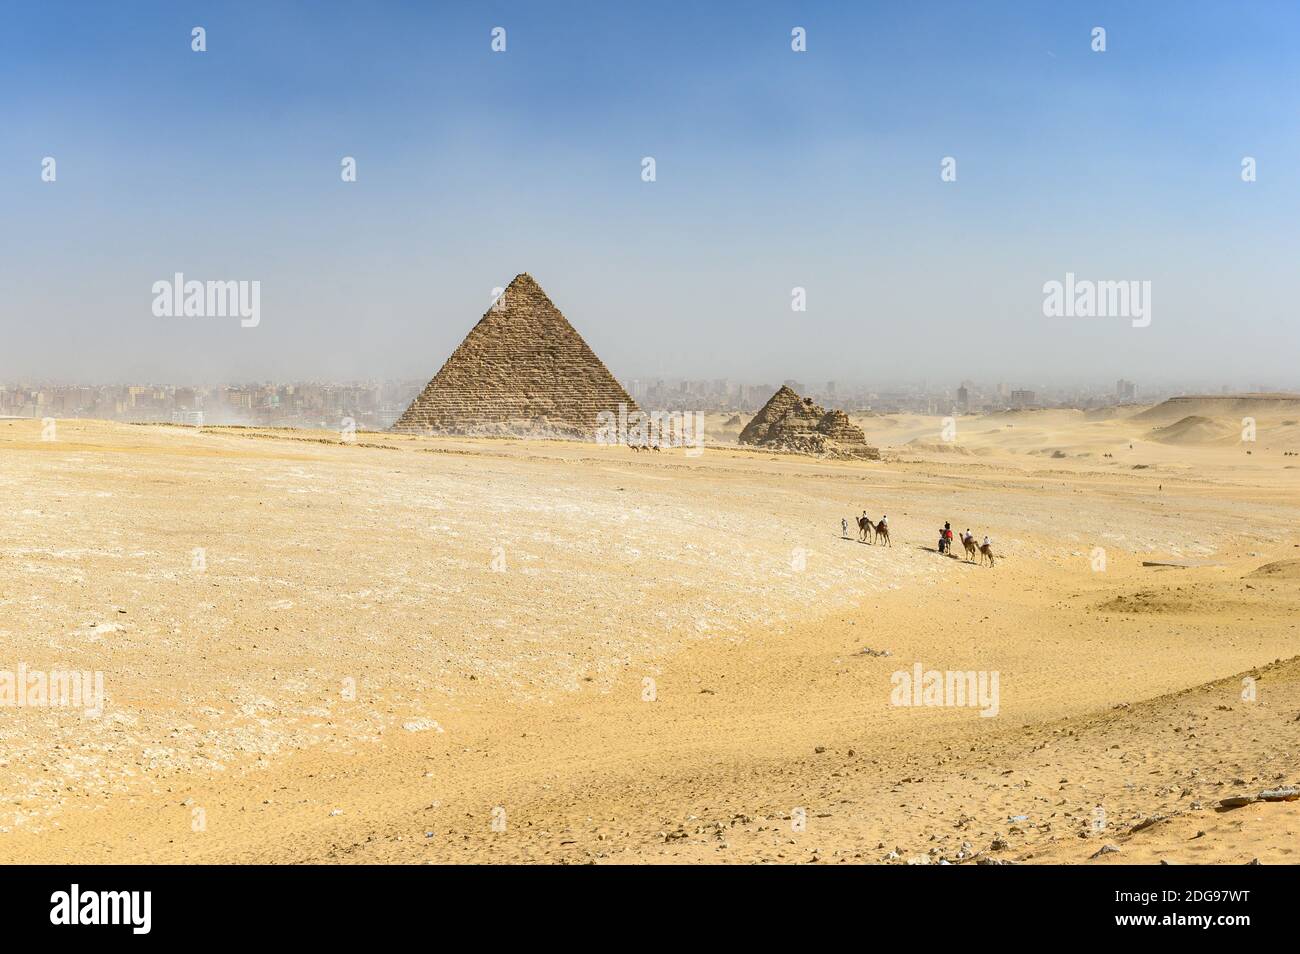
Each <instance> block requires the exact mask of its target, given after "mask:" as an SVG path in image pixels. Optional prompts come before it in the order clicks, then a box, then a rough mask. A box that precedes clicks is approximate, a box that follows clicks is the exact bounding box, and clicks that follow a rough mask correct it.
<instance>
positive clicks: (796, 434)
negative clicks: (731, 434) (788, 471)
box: [737, 385, 880, 459]
mask: <svg viewBox="0 0 1300 954" xmlns="http://www.w3.org/2000/svg"><path fill="white" fill-rule="evenodd" d="M737 440H738V441H739V442H740V443H741V444H753V445H757V446H761V447H772V448H776V449H779V450H790V451H798V452H800V453H804V454H827V455H831V456H836V457H866V458H871V459H879V457H880V452H879V451H878V450H877V449H876V448H874V447H869V446H868V445H867V436H866V434H864V433H863V432H862V428H860V427H858V426H857V425H856V424H854V423H853V422H852V421H850V420H849V416H848V415H847V414H845V413H844V412H843V411H839V410H830V411H827V410H826V409H825V408H822V407H820V406H818V405H816V404H814V403H813V400H812V398H801V397H800V396H799V395H798V394H796V393H795V392H794V390H793V389H791V388H789V387H787V386H785V385H782V386H781V387H780V388H779V389H778V390H777V392H776V393H775V394H773V395H772V397H771V398H770V399H769V400H768V402H767V403H766V404H764V405H763V408H762V410H760V411H759V412H758V413H757V414H755V415H754V418H753V420H751V421H750V422H749V423H748V424H746V425H745V428H744V430H742V431H741V432H740V437H738V438H737Z"/></svg>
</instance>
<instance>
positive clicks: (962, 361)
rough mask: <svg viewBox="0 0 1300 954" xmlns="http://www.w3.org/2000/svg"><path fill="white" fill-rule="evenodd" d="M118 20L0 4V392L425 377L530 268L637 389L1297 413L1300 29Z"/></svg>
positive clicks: (822, 13)
mask: <svg viewBox="0 0 1300 954" xmlns="http://www.w3.org/2000/svg"><path fill="white" fill-rule="evenodd" d="M120 18H121V13H120V11H118V10H117V9H115V8H113V7H112V6H108V5H103V4H96V3H89V2H84V3H82V2H58V0H54V2H51V3H48V4H40V5H26V6H19V7H15V8H12V9H9V10H7V11H6V12H5V13H4V26H5V29H3V30H0V109H3V113H4V115H5V117H6V121H5V126H6V130H5V132H6V135H5V137H4V140H3V142H0V208H2V209H3V210H4V224H3V226H0V260H3V261H4V263H5V266H4V268H2V269H0V381H17V380H48V381H55V380H58V381H65V382H87V383H96V384H104V383H109V382H139V381H172V382H177V383H184V382H192V383H197V382H213V383H215V382H223V381H233V380H245V381H257V380H262V381H266V380H284V379H287V378H293V379H301V380H310V379H320V380H346V379H352V380H362V379H375V380H381V379H382V380H399V379H411V380H416V379H423V380H428V378H430V377H432V375H433V374H434V372H436V371H437V369H438V367H439V366H440V365H441V364H442V362H443V361H444V360H445V359H446V357H447V356H448V355H449V354H450V352H451V350H452V349H453V348H454V347H455V346H456V344H457V343H458V342H459V341H460V340H461V339H462V338H463V337H464V335H465V334H466V332H467V331H468V330H469V329H470V327H471V326H472V325H473V324H474V322H475V321H477V320H478V318H479V316H480V315H481V314H482V313H483V311H484V310H485V308H486V307H487V306H488V304H489V302H490V301H491V296H492V294H493V289H494V288H498V287H502V286H504V285H506V284H507V283H508V282H509V281H510V280H511V279H512V278H513V277H514V275H515V274H516V273H518V272H522V271H528V272H530V273H531V274H533V276H534V277H535V278H537V280H538V281H539V282H540V284H541V285H542V287H543V288H544V289H545V290H546V291H547V292H548V293H549V295H550V296H551V298H552V299H553V300H554V301H555V303H556V304H557V305H558V306H559V308H560V309H561V310H563V311H564V313H565V314H566V315H567V317H568V318H569V319H570V321H571V322H572V323H573V325H574V326H575V327H576V328H577V329H578V331H579V332H580V333H581V334H582V335H583V337H584V338H585V339H586V340H587V341H588V342H589V343H590V345H591V346H592V348H593V349H594V350H595V351H596V353H597V354H598V355H600V357H601V358H602V359H603V360H604V362H605V363H606V365H607V366H608V367H609V368H610V369H611V370H612V371H613V372H614V373H615V374H616V375H617V376H618V377H619V378H620V380H622V381H625V382H626V381H628V380H632V379H653V378H657V377H669V376H679V377H685V378H690V379H714V378H732V379H736V380H745V381H749V382H754V383H762V382H767V381H771V382H774V383H779V382H780V381H782V380H784V379H787V378H792V379H797V380H804V381H825V380H837V381H843V382H846V383H848V382H861V383H863V386H873V387H884V388H894V387H900V386H903V383H904V382H918V381H925V382H927V385H928V386H931V387H935V388H938V387H940V386H949V387H952V388H955V387H956V386H957V385H958V383H959V382H960V381H961V380H963V379H968V378H969V379H976V380H981V381H989V380H993V381H1005V382H1008V383H1010V384H1012V385H1014V386H1016V387H1018V388H1021V389H1033V390H1036V391H1040V392H1041V391H1042V390H1043V389H1044V387H1045V386H1047V385H1049V384H1059V385H1062V386H1083V384H1084V383H1085V382H1095V383H1096V384H1097V385H1098V386H1101V385H1103V384H1104V383H1105V382H1107V381H1109V382H1114V381H1116V380H1118V379H1120V378H1124V379H1129V380H1133V381H1137V382H1139V384H1140V385H1141V386H1142V387H1157V388H1177V386H1178V383H1179V382H1184V383H1186V384H1187V389H1189V390H1191V389H1205V390H1215V391H1217V390H1219V389H1220V387H1221V386H1223V385H1224V384H1228V385H1230V386H1231V387H1233V388H1236V389H1242V390H1246V389H1250V388H1252V387H1253V386H1254V385H1255V384H1256V383H1260V384H1264V385H1266V386H1268V387H1270V388H1279V389H1286V390H1300V371H1297V370H1296V369H1295V360H1294V356H1295V355H1296V354H1298V353H1300V322H1298V321H1297V320H1296V318H1297V316H1296V314H1295V304H1294V296H1293V294H1292V291H1291V276H1292V275H1293V274H1294V270H1295V269H1294V262H1295V261H1296V260H1297V258H1300V236H1298V235H1297V234H1296V231H1295V228H1294V223H1295V221H1296V220H1297V218H1300V188H1297V184H1296V180H1295V177H1294V175H1293V174H1292V166H1293V164H1294V159H1295V157H1296V156H1300V127H1297V124H1296V123H1295V122H1294V121H1293V117H1294V116H1295V115H1296V113H1297V108H1296V107H1297V105H1300V104H1298V103H1297V99H1298V98H1300V83H1297V80H1298V79H1300V75H1297V74H1298V72H1300V70H1298V69H1297V67H1298V66H1300V57H1298V56H1297V54H1296V51H1295V49H1294V40H1293V38H1294V37H1295V36H1296V35H1298V32H1300V8H1297V7H1295V6H1294V5H1291V4H1286V3H1281V2H1276V3H1269V2H1263V3H1257V4H1251V5H1248V6H1243V7H1241V8H1234V9H1233V11H1232V13H1231V15H1230V16H1227V15H1225V14H1224V8H1223V7H1222V6H1221V5H1220V4H1216V3H1210V2H1190V3H1173V2H1153V3H1144V4H1140V5H1124V4H1117V3H1116V4H1111V3H1099V4H1095V5H1090V6H1088V7H1083V6H1075V5H1065V4H1029V3H1025V4H1008V5H976V4H968V3H959V2H927V3H916V4H905V5H904V4H900V5H881V6H878V7H870V8H868V7H865V6H864V7H861V8H856V7H853V8H850V7H847V6H841V5H808V6H801V5H798V4H785V3H781V4H778V3H774V2H771V3H769V2H758V3H754V4H747V5H745V6H744V7H743V8H740V7H738V8H734V9H727V8H725V7H721V6H708V7H703V8H701V7H699V6H698V5H689V4H684V3H662V4H655V5H652V6H651V7H632V6H622V5H619V6H617V7H614V6H610V5H603V4H598V3H581V2H579V3H572V4H567V5H565V6H563V7H559V8H556V9H543V8H540V7H538V6H537V5H536V4H527V3H522V2H519V3H509V2H507V3H499V4H494V5H492V7H491V8H490V9H476V8H473V7H463V6H452V5H442V4H437V3H432V4H427V5H418V6H415V5H412V6H405V5H403V6H393V7H385V8H382V10H381V11H371V12H369V13H368V14H367V16H365V17H364V18H363V17H361V16H359V12H358V10H357V9H356V8H355V7H354V6H353V5H349V4H343V3H328V2H326V3H311V4H308V3H296V2H286V3H277V4H256V3H252V2H234V3H229V4H221V5H206V4H184V3H181V4H174V3H161V2H140V3H135V4H132V5H131V27H130V29H129V30H123V29H121V23H120ZM498 27H500V28H501V29H502V30H504V31H505V32H504V34H503V35H502V38H503V39H502V43H501V44H500V46H501V47H503V48H497V49H494V45H493V42H494V36H493V31H494V29H496V28H498ZM195 28H202V30H203V31H204V33H203V37H204V42H203V49H202V50H201V51H200V50H196V49H195V48H194V43H195V41H194V40H193V39H192V33H193V31H194V30H195ZM796 28H798V29H800V30H802V31H803V36H804V37H805V38H806V49H795V48H794V47H795V46H796V45H797V44H795V42H794V41H793V39H792V31H794V30H795V29H796ZM1098 28H1100V29H1104V30H1105V35H1104V39H1105V42H1104V49H1098V48H1097V39H1096V32H1095V31H1096V30H1097V29H1098ZM647 160H653V162H652V163H651V164H650V165H649V166H647V162H646V161H647ZM349 162H351V163H352V165H351V166H349ZM649 169H653V176H651V177H647V172H648V170H649ZM349 171H351V172H354V173H355V176H354V177H353V178H354V179H355V181H353V180H352V179H350V178H349V177H348V176H349ZM1248 173H1249V174H1248ZM178 274H183V275H184V276H185V278H186V279H187V280H195V281H198V282H201V283H212V282H235V283H243V284H241V285H240V289H241V290H242V291H251V290H253V286H254V284H255V285H256V291H257V295H258V297H257V301H258V302H259V314H258V315H257V320H256V321H251V322H241V320H240V318H239V317H228V316H226V315H225V314H223V313H222V312H220V311H219V312H217V313H215V314H213V315H212V316H203V317H199V316H198V314H197V313H195V314H194V315H192V316H191V317H178V316H176V315H175V314H174V311H175V310H176V309H167V311H169V312H172V314H171V316H170V317H169V316H166V315H160V314H159V313H158V312H157V311H155V310H154V309H153V307H152V306H153V303H154V302H155V298H156V295H157V292H155V288H156V287H157V286H158V284H159V283H170V282H172V281H173V277H174V276H175V275H178ZM1125 283H1134V284H1133V285H1132V292H1133V296H1134V297H1133V299H1132V301H1128V300H1127V299H1124V300H1121V299H1122V298H1123V296H1127V295H1128V294H1129V286H1128V285H1127V284H1125ZM1053 285H1055V286H1058V287H1059V294H1060V295H1061V296H1063V298H1062V300H1059V301H1057V302H1056V303H1055V304H1054V305H1053V306H1052V307H1049V306H1048V305H1047V304H1046V303H1045V299H1046V298H1047V297H1049V296H1048V292H1047V289H1048V288H1049V287H1050V286H1053ZM1076 288H1083V289H1085V291H1086V295H1087V298H1086V300H1085V299H1084V298H1083V297H1080V298H1079V299H1078V300H1077V301H1076V299H1075V297H1074V291H1075V289H1076ZM1138 291H1141V292H1142V295H1141V297H1140V299H1139V298H1138V297H1137V293H1138ZM1121 293H1122V294H1121ZM1080 294H1081V295H1082V294H1083V293H1082V292H1081V293H1080ZM244 297H245V299H246V300H249V301H251V300H252V297H251V296H249V295H245V296H244ZM169 300H172V301H174V302H175V303H176V304H177V305H178V306H179V305H181V304H182V294H181V290H178V291H177V293H176V294H175V295H174V296H171V298H170V299H169ZM236 300H239V299H238V296H236ZM1139 300H1140V303H1141V308H1140V309H1139V310H1138V313H1137V314H1134V315H1132V316H1130V315H1129V314H1128V312H1127V311H1126V310H1125V309H1126V308H1128V307H1129V306H1130V305H1135V303H1137V302H1138V301H1139ZM1108 302H1109V304H1110V305H1111V306H1116V304H1117V303H1119V304H1118V308H1119V310H1118V311H1113V310H1109V311H1108V310H1107V303H1108ZM1076 306H1077V307H1076ZM182 313H183V310H182ZM1049 313H1051V314H1059V315H1060V317H1048V316H1047V315H1048V314H1049ZM1086 315H1100V316H1102V317H1085V316H1086ZM1147 322H1149V323H1147Z"/></svg>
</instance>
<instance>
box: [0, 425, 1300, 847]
mask: <svg viewBox="0 0 1300 954" xmlns="http://www.w3.org/2000/svg"><path fill="white" fill-rule="evenodd" d="M1252 414H1253V416H1255V417H1256V426H1257V432H1256V434H1255V440H1254V441H1250V442H1243V441H1242V440H1241V436H1240V431H1241V418H1242V417H1243V416H1245V415H1252ZM731 417H732V416H731V415H715V416H711V417H710V419H709V421H708V425H707V429H706V436H708V437H709V439H710V441H711V443H710V444H709V445H708V446H707V447H706V448H705V449H704V450H703V452H702V453H700V454H698V455H695V456H692V455H690V454H688V453H686V452H684V451H683V450H680V449H678V450H665V451H664V452H663V453H660V454H634V453H632V452H630V451H629V450H628V449H627V448H622V447H610V446H598V445H590V444H579V443H566V442H543V441H519V440H504V439H501V440H493V439H478V440H470V439H460V440H457V439H450V438H422V437H413V436H405V435H401V436H399V435H392V434H361V435H358V436H357V440H356V441H355V442H351V443H344V442H342V441H340V440H339V439H338V437H337V436H335V435H332V434H322V433H314V432H302V431H298V432H295V431H288V430H254V429H239V428H207V429H201V430H198V429H194V428H182V427H170V426H162V425H148V426H144V425H142V426H132V425H125V424H112V423H105V422H96V421H60V422H58V427H57V439H56V440H53V441H45V440H42V439H41V438H42V434H41V425H40V422H37V421H25V420H24V421H0V489H2V490H3V493H0V518H2V519H0V527H2V528H3V529H2V530H0V668H8V669H14V668H15V667H17V666H18V665H19V663H23V664H25V665H26V666H27V667H28V668H29V669H45V670H54V669H61V668H76V669H84V670H100V671H102V672H103V673H104V681H105V690H106V696H107V699H106V702H105V705H104V711H103V713H102V714H99V715H96V714H87V713H85V712H82V711H78V710H72V709H56V708H43V709H42V708H31V707H26V708H3V709H0V738H2V739H3V746H2V747H0V859H2V860H4V861H6V862H21V861H29V862H30V861H34V862H85V863H90V862H101V861H102V862H277V863H288V862H307V863H320V862H401V863H418V862H435V863H436V862H518V861H546V862H561V863H590V862H595V863H675V862H708V863H741V862H769V863H805V862H818V863H822V864H838V863H881V862H887V863H897V864H902V863H908V862H912V863H917V862H922V861H924V862H928V863H939V862H941V861H947V862H949V863H969V862H972V861H981V860H991V859H997V860H1002V861H1007V862H1021V863H1038V862H1050V863H1082V864H1093V865H1097V864H1116V863H1119V864H1123V863H1130V864H1131V863H1156V862H1160V861H1166V862H1170V863H1196V862H1233V863H1245V862H1249V861H1252V860H1255V859H1258V860H1259V861H1260V862H1262V863H1286V862H1295V861H1297V860H1300V855H1298V854H1297V846H1298V845H1300V842H1297V838H1296V834H1297V831H1298V830H1300V802H1268V803H1256V804H1251V805H1247V806H1245V807H1242V808H1237V809H1233V810H1230V811H1223V810H1218V809H1217V806H1218V803H1219V801H1220V800H1221V799H1223V798H1226V797H1229V796H1233V795H1240V794H1243V793H1244V794H1253V793H1256V792H1258V791H1260V790H1262V789H1268V788H1273V787H1277V786H1281V785H1285V784H1293V785H1294V784H1296V783H1298V782H1300V655H1298V654H1300V530H1297V527H1298V526H1300V523H1298V521H1297V517H1300V495H1298V494H1297V489H1298V488H1300V481H1298V479H1297V478H1298V476H1300V457H1295V456H1292V454H1293V453H1294V452H1295V451H1297V450H1300V424H1298V423H1297V420H1300V402H1290V403H1288V402H1285V401H1284V402H1280V403H1278V402H1274V403H1272V404H1267V405H1263V404H1261V405H1249V406H1238V405H1236V404H1227V405H1223V404H1222V402H1217V403H1216V401H1214V400H1206V401H1201V402H1198V401H1190V402H1184V403H1182V404H1179V405H1177V406H1175V407H1172V408H1170V407H1158V408H1141V407H1132V408H1118V409H1114V410H1113V411H1109V412H1090V413H1085V412H1081V411H1025V412H1014V413H1012V412H1009V413H1004V414H994V415H989V416H985V417H962V418H959V419H958V420H957V430H956V434H955V439H954V440H945V439H944V438H943V437H942V436H941V432H942V422H941V421H940V420H939V419H937V418H927V417H920V416H888V417H880V416H873V415H865V416H855V417H854V421H855V423H857V424H859V425H860V426H861V427H862V428H863V429H864V431H865V433H866V435H867V438H868V440H869V441H870V442H871V443H872V444H875V445H878V446H880V447H881V449H882V451H883V452H884V459H883V460H881V461H823V460H818V459H815V458H809V457H801V456H795V455H786V454H776V453H769V452H762V453H760V452H754V451H750V450H745V449H741V448H739V447H737V446H735V444H734V437H735V434H736V433H738V432H739V430H740V427H739V426H737V425H736V424H734V423H733V424H731V425H728V423H727V422H728V421H729V420H730V419H731ZM742 424H743V421H742ZM864 509H865V510H867V511H868V512H869V514H870V515H871V516H872V517H873V518H875V519H879V517H880V516H881V514H882V513H887V514H888V515H889V520H890V525H891V529H892V531H893V541H892V542H893V545H892V547H883V546H873V545H870V544H868V543H863V542H860V541H858V540H857V539H856V538H855V537H856V533H855V532H854V531H851V532H850V535H849V538H847V539H846V538H843V537H842V535H841V531H840V526H841V519H843V518H848V519H849V520H850V521H851V520H852V518H853V517H854V516H856V515H857V514H860V513H861V512H862V511H863V510H864ZM945 520H950V521H951V522H952V524H953V526H954V528H956V529H958V530H962V529H965V528H966V527H970V528H971V529H972V530H973V531H974V532H975V533H976V534H977V535H978V536H980V537H982V536H983V535H984V534H986V533H987V534H988V535H990V536H991V537H992V540H993V547H994V551H995V553H996V554H997V558H998V559H997V562H996V565H995V566H993V567H992V568H990V567H987V566H980V565H977V564H975V563H970V562H965V561H963V560H961V559H958V558H956V557H952V558H949V557H946V556H942V555H940V554H938V553H937V552H936V550H935V542H936V539H937V535H938V532H937V531H938V528H939V527H940V526H941V525H942V523H943V522H944V521H945ZM957 549H958V551H959V552H960V545H959V546H958V547H957ZM1099 554H1100V555H1099ZM1144 562H1147V563H1157V564H1176V565H1165V566H1144V565H1143V564H1144ZM864 650H869V652H865V651H864ZM916 663H921V664H922V665H923V667H924V668H925V669H937V670H956V671H980V672H986V673H987V672H996V673H997V674H998V678H999V686H1000V690H999V700H998V707H997V714H996V715H995V716H992V717H986V716H983V715H981V713H980V711H979V710H978V709H976V708H973V707H925V706H923V707H915V706H899V705H893V704H891V690H892V688H893V685H892V682H891V678H892V674H893V673H895V672H898V671H911V670H912V668H913V666H914V664H916ZM1251 687H1253V690H1254V692H1253V698H1248V697H1250V696H1251V693H1250V692H1249V691H1248V690H1249V689H1250V688H1251ZM1106 845H1110V846H1112V847H1113V848H1114V849H1117V850H1107V851H1106V852H1103V853H1100V854H1099V851H1100V850H1101V849H1102V848H1103V846H1106Z"/></svg>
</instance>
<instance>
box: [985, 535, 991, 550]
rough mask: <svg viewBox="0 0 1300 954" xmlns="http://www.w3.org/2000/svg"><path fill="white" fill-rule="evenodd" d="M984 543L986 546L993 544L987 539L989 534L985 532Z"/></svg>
mask: <svg viewBox="0 0 1300 954" xmlns="http://www.w3.org/2000/svg"><path fill="white" fill-rule="evenodd" d="M984 545H985V546H986V547H991V546H993V541H992V540H990V539H989V535H988V534H987V533H986V534H984Z"/></svg>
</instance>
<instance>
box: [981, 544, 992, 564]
mask: <svg viewBox="0 0 1300 954" xmlns="http://www.w3.org/2000/svg"><path fill="white" fill-rule="evenodd" d="M985 557H988V558H989V566H992V565H993V548H992V547H991V546H989V545H988V544H987V543H981V544H980V566H983V565H984V558H985Z"/></svg>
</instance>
